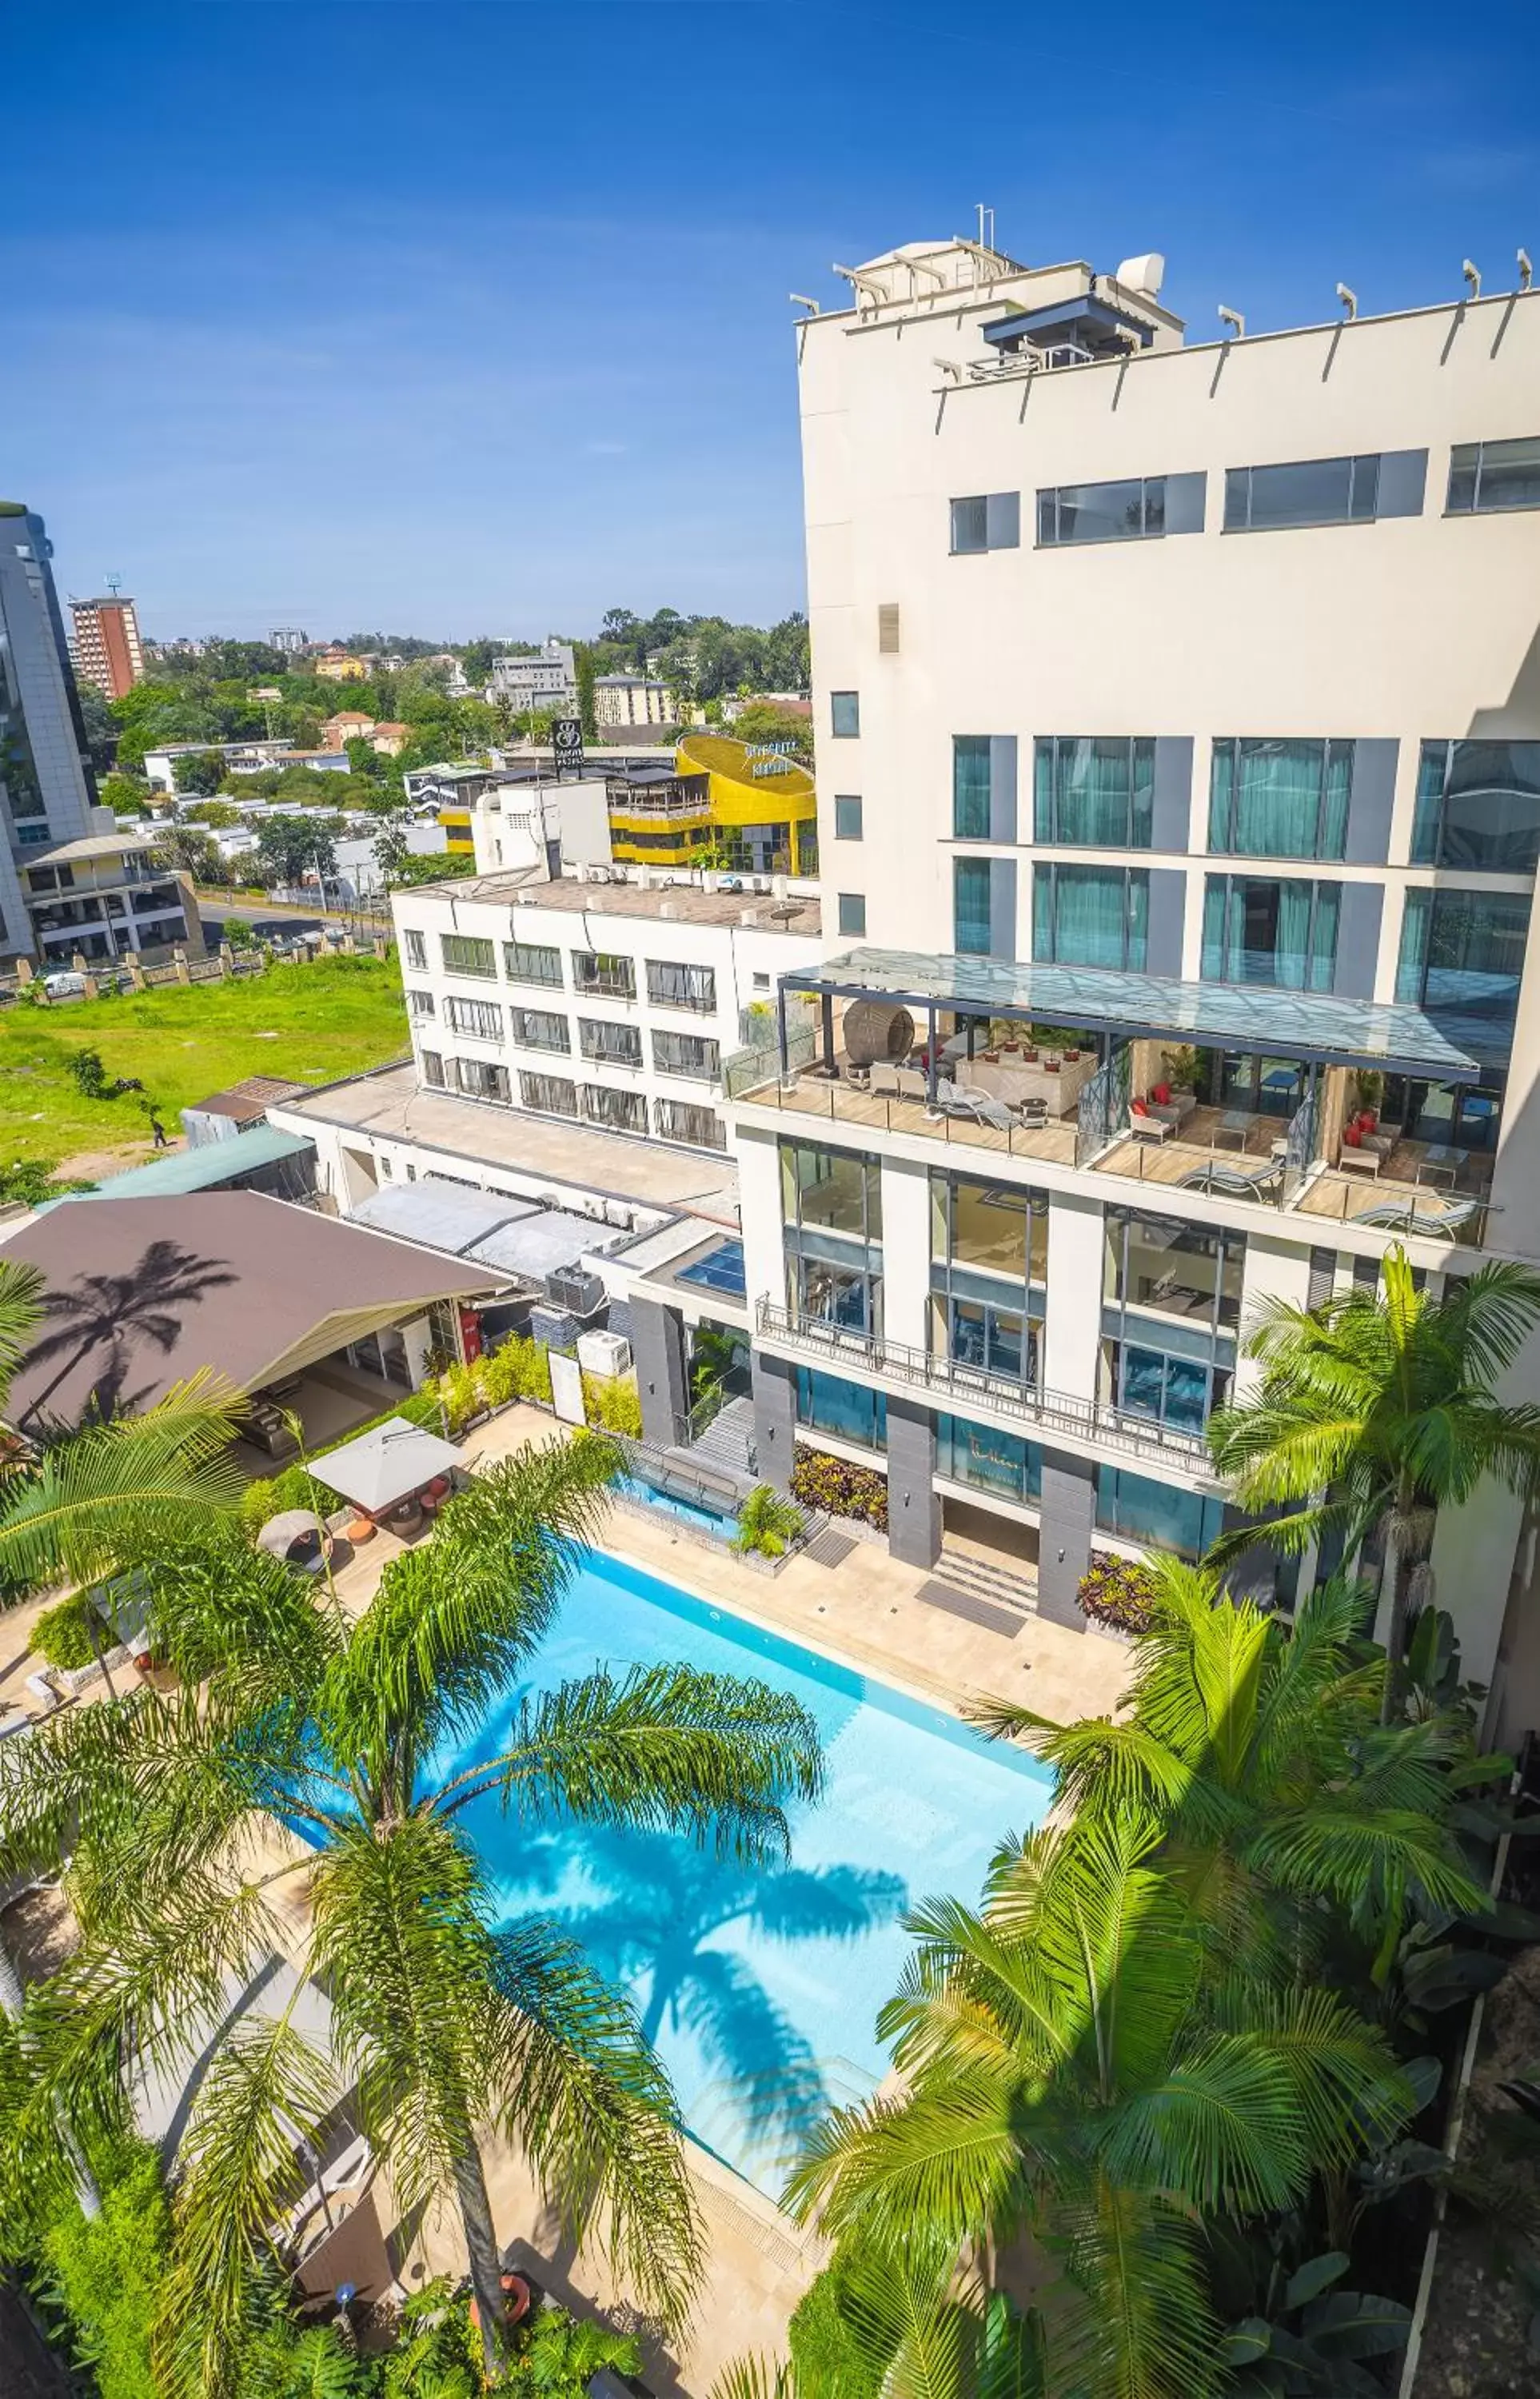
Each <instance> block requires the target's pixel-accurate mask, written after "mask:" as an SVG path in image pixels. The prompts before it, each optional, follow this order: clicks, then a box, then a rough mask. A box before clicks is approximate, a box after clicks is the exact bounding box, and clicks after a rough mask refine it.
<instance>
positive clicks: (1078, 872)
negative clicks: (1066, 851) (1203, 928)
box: [1032, 866, 1150, 970]
mask: <svg viewBox="0 0 1540 2399" xmlns="http://www.w3.org/2000/svg"><path fill="white" fill-rule="evenodd" d="M1149 918H1150V877H1149V874H1148V872H1147V870H1146V869H1145V868H1144V867H1142V866H1034V867H1033V875H1032V954H1033V957H1034V958H1045V959H1049V960H1052V961H1054V962H1056V963H1057V964H1059V965H1061V966H1073V967H1123V968H1133V969H1136V970H1137V969H1142V968H1143V965H1144V960H1145V956H1146V952H1147V947H1148V936H1149Z"/></svg>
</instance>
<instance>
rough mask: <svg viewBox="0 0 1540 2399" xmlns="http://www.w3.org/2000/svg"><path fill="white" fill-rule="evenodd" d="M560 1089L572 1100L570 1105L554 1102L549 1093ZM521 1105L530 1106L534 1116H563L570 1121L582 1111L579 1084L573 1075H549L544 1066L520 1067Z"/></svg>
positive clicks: (523, 1106) (529, 1108)
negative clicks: (579, 1103) (578, 1096)
mask: <svg viewBox="0 0 1540 2399" xmlns="http://www.w3.org/2000/svg"><path fill="white" fill-rule="evenodd" d="M559 1091H564V1092H565V1093H566V1094H567V1097H568V1100H569V1101H570V1102H571V1105H564V1104H562V1103H561V1102H558V1103H556V1104H555V1105H553V1104H552V1101H551V1098H550V1097H549V1096H548V1095H549V1094H550V1093H553V1092H559ZM519 1105H520V1107H522V1108H528V1110H529V1111H530V1114H531V1115H532V1116H538V1117H561V1118H564V1119H565V1120H566V1121H567V1122H569V1123H570V1122H573V1121H575V1119H576V1118H577V1117H578V1115H579V1113H580V1111H579V1107H578V1100H577V1085H576V1083H575V1082H574V1079H573V1078H572V1076H570V1075H549V1074H547V1073H546V1072H545V1071H544V1069H542V1068H531V1067H523V1066H521V1067H520V1070H519Z"/></svg>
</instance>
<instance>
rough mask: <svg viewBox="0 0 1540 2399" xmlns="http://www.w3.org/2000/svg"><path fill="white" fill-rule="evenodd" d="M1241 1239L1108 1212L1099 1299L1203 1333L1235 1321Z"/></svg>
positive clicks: (1166, 1219) (1136, 1213)
mask: <svg viewBox="0 0 1540 2399" xmlns="http://www.w3.org/2000/svg"><path fill="white" fill-rule="evenodd" d="M1245 1271H1246V1236H1245V1234H1244V1233H1232V1232H1219V1231H1210V1230H1209V1228H1208V1227H1205V1226H1200V1225H1184V1224H1182V1222H1181V1221H1180V1219H1179V1218H1176V1217H1173V1216H1147V1215H1145V1214H1143V1213H1141V1211H1140V1210H1138V1209H1133V1208H1109V1209H1108V1210H1107V1214H1106V1252H1105V1262H1104V1268H1103V1281H1102V1297H1103V1299H1104V1300H1105V1301H1106V1303H1107V1304H1108V1305H1109V1306H1110V1307H1112V1308H1119V1309H1125V1310H1126V1309H1128V1308H1138V1309H1140V1310H1141V1311H1144V1312H1153V1313H1155V1314H1158V1315H1159V1316H1161V1317H1162V1318H1165V1319H1167V1320H1175V1321H1179V1322H1180V1323H1182V1324H1183V1325H1185V1326H1187V1327H1189V1328H1194V1327H1196V1328H1197V1329H1199V1330H1202V1331H1204V1332H1209V1333H1221V1332H1223V1333H1230V1334H1233V1333H1234V1332H1235V1331H1236V1326H1237V1325H1238V1324H1239V1322H1240V1287H1241V1281H1242V1278H1243V1276H1244V1274H1245Z"/></svg>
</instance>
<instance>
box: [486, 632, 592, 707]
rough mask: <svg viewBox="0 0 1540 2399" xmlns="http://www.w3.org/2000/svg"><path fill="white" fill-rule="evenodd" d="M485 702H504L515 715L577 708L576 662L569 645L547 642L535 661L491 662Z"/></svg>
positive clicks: (511, 660)
mask: <svg viewBox="0 0 1540 2399" xmlns="http://www.w3.org/2000/svg"><path fill="white" fill-rule="evenodd" d="M487 698H489V699H506V700H507V702H508V703H509V705H510V706H511V707H512V709H513V710H514V712H515V714H521V713H522V712H523V711H524V710H526V709H531V708H542V709H544V708H553V709H558V710H561V709H564V708H566V709H570V708H575V707H576V705H577V660H576V658H575V657H574V654H573V645H572V644H571V643H570V642H559V641H557V640H556V639H555V637H554V636H552V638H551V639H550V640H548V641H547V643H546V644H545V647H544V648H543V649H542V650H541V652H540V654H539V656H538V657H533V658H494V659H493V664H492V678H491V681H490V682H489V683H488V684H487Z"/></svg>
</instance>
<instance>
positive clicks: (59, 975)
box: [43, 967, 86, 999]
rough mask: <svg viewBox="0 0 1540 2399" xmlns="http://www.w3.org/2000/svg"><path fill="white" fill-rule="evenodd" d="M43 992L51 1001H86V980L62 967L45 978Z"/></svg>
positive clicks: (82, 976) (81, 975)
mask: <svg viewBox="0 0 1540 2399" xmlns="http://www.w3.org/2000/svg"><path fill="white" fill-rule="evenodd" d="M43 990H44V993H45V995H46V996H47V998H49V999H84V998H85V996H86V978H85V976H84V975H83V974H75V973H74V972H73V971H72V969H70V968H68V967H61V968H60V969H59V970H58V971H57V972H56V973H54V974H46V975H45V976H44V977H43Z"/></svg>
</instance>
